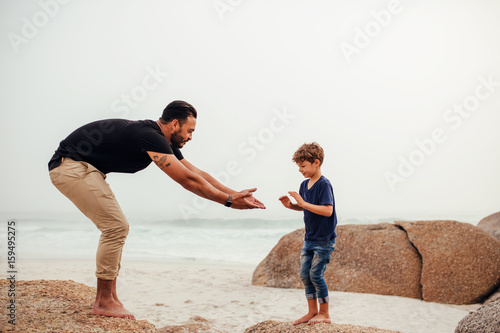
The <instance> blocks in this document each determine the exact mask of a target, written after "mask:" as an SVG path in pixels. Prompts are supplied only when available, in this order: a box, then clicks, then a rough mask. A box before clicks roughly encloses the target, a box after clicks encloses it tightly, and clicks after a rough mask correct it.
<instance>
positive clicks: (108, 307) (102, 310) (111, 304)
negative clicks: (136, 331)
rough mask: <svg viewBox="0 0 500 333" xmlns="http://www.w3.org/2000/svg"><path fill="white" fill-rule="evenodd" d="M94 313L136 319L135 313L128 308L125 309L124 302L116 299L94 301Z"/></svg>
mask: <svg viewBox="0 0 500 333" xmlns="http://www.w3.org/2000/svg"><path fill="white" fill-rule="evenodd" d="M92 314H95V315H100V316H107V317H117V318H128V319H132V320H135V317H134V315H133V314H132V313H130V312H129V311H128V310H127V309H125V308H124V307H123V305H122V304H120V303H118V302H116V301H115V300H106V301H103V300H101V301H98V300H96V301H95V303H94V307H93V308H92Z"/></svg>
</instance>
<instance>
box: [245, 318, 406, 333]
mask: <svg viewBox="0 0 500 333" xmlns="http://www.w3.org/2000/svg"><path fill="white" fill-rule="evenodd" d="M264 332H265V333H295V332H296V333H301V332H318V333H339V332H349V333H397V332H399V331H390V330H384V329H381V328H375V327H365V326H356V325H346V324H327V323H320V324H314V325H308V324H300V325H296V326H294V325H293V324H292V323H291V322H279V321H275V320H267V321H264V322H262V323H259V324H257V325H254V326H252V327H249V328H247V329H246V330H245V333H264Z"/></svg>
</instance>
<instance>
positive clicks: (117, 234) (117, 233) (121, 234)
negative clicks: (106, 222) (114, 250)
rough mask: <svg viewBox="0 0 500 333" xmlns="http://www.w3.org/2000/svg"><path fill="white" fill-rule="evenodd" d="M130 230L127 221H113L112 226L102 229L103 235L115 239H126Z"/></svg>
mask: <svg viewBox="0 0 500 333" xmlns="http://www.w3.org/2000/svg"><path fill="white" fill-rule="evenodd" d="M128 232H129V224H128V222H127V221H120V222H119V223H113V225H112V226H111V227H108V228H106V229H104V230H102V236H103V237H105V238H109V239H113V240H125V238H127V236H128Z"/></svg>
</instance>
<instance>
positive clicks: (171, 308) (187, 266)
mask: <svg viewBox="0 0 500 333" xmlns="http://www.w3.org/2000/svg"><path fill="white" fill-rule="evenodd" d="M17 268H18V274H17V279H18V280H73V281H75V282H79V283H83V284H85V285H88V286H91V287H95V286H96V277H95V275H94V269H95V262H94V260H91V259H77V260H71V259H21V260H18V263H17ZM254 269H255V267H254V265H232V264H229V265H224V264H212V263H201V262H193V263H172V262H156V261H153V262H151V261H133V260H122V268H121V271H120V276H119V277H118V280H117V291H118V296H119V297H120V300H121V301H122V302H123V304H124V305H125V307H126V308H127V309H128V310H129V311H131V312H132V313H133V314H134V315H135V316H136V318H137V319H138V320H147V321H149V322H151V323H152V324H154V325H155V326H156V327H157V328H161V327H164V326H168V325H181V324H183V323H185V322H186V321H188V320H189V319H190V318H192V317H194V316H200V317H203V318H205V319H208V320H210V321H212V322H213V323H214V325H215V326H216V327H218V328H220V329H222V330H226V331H228V332H243V331H244V330H245V328H247V327H250V326H252V325H254V324H257V323H259V322H262V321H265V320H271V319H272V320H278V321H292V320H295V319H297V318H299V317H301V316H302V315H304V314H305V313H306V312H307V304H306V301H305V297H304V290H303V289H280V288H268V287H258V286H253V285H252V284H251V279H252V274H253V271H254ZM0 277H1V278H2V279H4V278H6V273H5V272H2V274H1V275H0ZM330 298H331V303H330V304H331V305H330V316H331V317H332V321H333V322H334V323H339V324H353V325H361V326H371V327H377V328H383V329H389V330H396V331H398V330H399V331H401V332H407V333H412V332H424V331H427V332H430V331H432V332H437V333H439V332H443V333H444V332H453V331H454V329H455V327H456V326H457V324H458V322H459V321H460V320H461V319H462V318H463V317H465V316H466V315H467V314H468V313H469V311H472V310H475V309H477V308H478V306H479V305H477V304H472V305H445V304H437V303H428V302H424V301H421V300H417V299H411V298H404V297H398V296H383V295H374V294H357V293H346V292H330Z"/></svg>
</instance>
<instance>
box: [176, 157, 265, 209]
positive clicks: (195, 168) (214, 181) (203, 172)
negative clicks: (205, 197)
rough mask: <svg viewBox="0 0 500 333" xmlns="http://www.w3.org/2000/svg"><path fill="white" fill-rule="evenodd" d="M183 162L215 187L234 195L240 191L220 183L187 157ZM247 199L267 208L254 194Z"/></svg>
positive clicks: (251, 190) (253, 190) (252, 190)
mask: <svg viewBox="0 0 500 333" xmlns="http://www.w3.org/2000/svg"><path fill="white" fill-rule="evenodd" d="M181 163H182V164H183V165H184V166H185V167H186V168H188V169H189V170H190V171H192V172H194V173H196V174H198V175H200V176H201V177H202V178H203V179H205V180H206V181H207V182H209V183H210V185H212V186H213V187H215V188H216V189H218V190H219V191H222V192H224V193H226V194H231V195H233V196H234V194H236V193H238V191H235V190H233V189H230V188H229V187H227V186H225V185H224V184H222V183H220V182H219V181H218V180H217V179H215V178H214V177H212V175H210V174H209V173H208V172H205V171H203V170H201V169H198V168H197V167H195V166H194V165H193V164H191V163H190V162H188V161H187V160H186V159H183V160H182V161H181ZM256 190H257V189H248V190H243V191H242V192H255V191H256ZM247 200H248V201H251V202H252V203H254V204H256V205H258V206H259V208H266V207H265V206H264V204H263V203H262V202H260V201H259V200H257V198H255V197H254V196H252V197H248V198H247Z"/></svg>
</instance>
